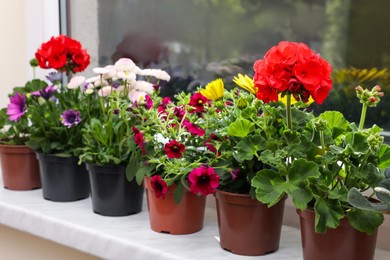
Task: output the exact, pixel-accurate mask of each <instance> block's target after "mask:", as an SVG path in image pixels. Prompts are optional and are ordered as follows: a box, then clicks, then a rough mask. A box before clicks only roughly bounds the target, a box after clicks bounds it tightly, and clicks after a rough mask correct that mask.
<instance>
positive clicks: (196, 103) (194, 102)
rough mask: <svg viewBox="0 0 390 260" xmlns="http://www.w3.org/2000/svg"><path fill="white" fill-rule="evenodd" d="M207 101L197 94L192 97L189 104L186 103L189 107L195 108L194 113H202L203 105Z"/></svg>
mask: <svg viewBox="0 0 390 260" xmlns="http://www.w3.org/2000/svg"><path fill="white" fill-rule="evenodd" d="M207 101H208V99H207V98H206V97H205V96H203V95H202V94H200V93H199V92H197V93H195V94H194V95H192V97H191V99H190V102H189V103H188V104H189V105H190V106H192V107H194V108H195V112H203V111H204V105H205V104H206V103H207Z"/></svg>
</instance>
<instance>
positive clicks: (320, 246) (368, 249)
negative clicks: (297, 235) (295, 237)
mask: <svg viewBox="0 0 390 260" xmlns="http://www.w3.org/2000/svg"><path fill="white" fill-rule="evenodd" d="M297 212H298V215H299V217H300V224H301V239H302V249H303V258H304V259H306V260H311V259H315V260H329V259H332V260H356V259H359V260H372V259H374V255H375V246H376V239H377V235H378V231H375V233H374V234H372V235H367V234H366V233H362V232H359V231H357V230H356V229H354V228H353V227H352V226H351V225H350V224H349V221H348V218H347V217H345V218H343V219H342V220H341V223H340V226H338V227H337V228H336V229H328V230H327V231H326V232H325V233H315V231H314V216H315V215H314V211H313V210H304V211H301V210H297Z"/></svg>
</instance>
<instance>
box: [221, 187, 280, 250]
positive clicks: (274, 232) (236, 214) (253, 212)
mask: <svg viewBox="0 0 390 260" xmlns="http://www.w3.org/2000/svg"><path fill="white" fill-rule="evenodd" d="M214 196H215V198H216V204H217V214H218V227H219V235H220V245H221V247H222V248H223V249H225V250H228V251H230V252H232V253H234V254H239V255H248V256H258V255H265V254H267V253H271V252H275V251H277V250H278V249H279V241H280V233H281V229H282V221H283V212H284V202H285V198H284V199H282V200H281V201H280V202H279V203H277V204H276V205H275V206H273V207H271V208H268V207H267V205H265V204H263V203H261V202H259V201H257V200H253V199H251V197H250V196H249V195H247V194H236V193H230V192H225V191H221V190H217V191H216V193H215V195H214ZM286 197H287V196H286Z"/></svg>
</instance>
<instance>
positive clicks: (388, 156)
mask: <svg viewBox="0 0 390 260" xmlns="http://www.w3.org/2000/svg"><path fill="white" fill-rule="evenodd" d="M378 157H379V164H378V167H379V169H381V170H384V169H386V168H387V167H389V166H390V146H389V145H387V144H383V145H382V146H381V148H380V149H379V152H378Z"/></svg>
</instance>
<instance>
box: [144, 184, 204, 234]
mask: <svg viewBox="0 0 390 260" xmlns="http://www.w3.org/2000/svg"><path fill="white" fill-rule="evenodd" d="M144 185H145V189H146V195H147V196H146V197H147V201H148V210H149V220H150V227H151V229H152V230H153V231H156V232H159V233H168V234H172V235H184V234H191V233H195V232H198V231H200V230H201V229H202V228H203V220H204V212H205V208H206V197H205V196H197V195H195V194H192V193H191V192H189V191H185V192H184V195H183V198H182V199H181V201H180V203H179V204H176V203H175V201H174V197H173V194H174V190H175V187H174V185H173V186H170V187H168V192H167V193H166V194H165V196H164V198H161V197H160V198H157V197H156V195H155V193H154V190H153V189H152V187H151V186H150V178H145V179H144Z"/></svg>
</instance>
